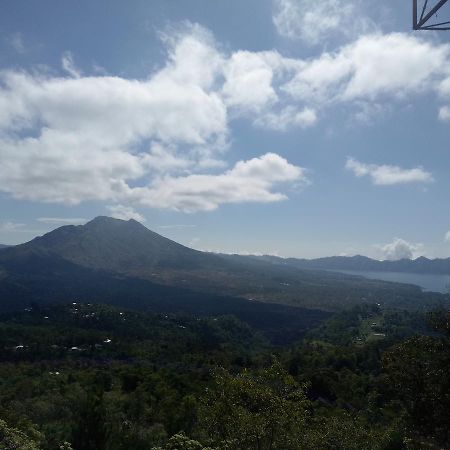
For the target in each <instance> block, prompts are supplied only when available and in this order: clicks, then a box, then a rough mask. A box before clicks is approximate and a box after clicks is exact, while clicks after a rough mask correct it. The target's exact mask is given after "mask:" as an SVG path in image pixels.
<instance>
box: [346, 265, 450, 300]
mask: <svg viewBox="0 0 450 450" xmlns="http://www.w3.org/2000/svg"><path fill="white" fill-rule="evenodd" d="M339 272H341V273H347V274H349V275H359V276H362V277H366V278H371V279H374V280H383V281H393V282H395V283H407V284H415V285H417V286H420V287H421V288H422V289H423V290H424V291H433V292H441V293H444V294H445V293H448V292H449V287H450V275H428V274H420V273H406V272H369V271H366V270H358V271H357V270H339Z"/></svg>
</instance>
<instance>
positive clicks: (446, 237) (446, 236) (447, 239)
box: [444, 230, 450, 242]
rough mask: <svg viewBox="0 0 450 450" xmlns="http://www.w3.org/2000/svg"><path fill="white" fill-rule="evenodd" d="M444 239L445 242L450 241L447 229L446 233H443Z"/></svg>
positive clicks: (449, 233) (449, 232)
mask: <svg viewBox="0 0 450 450" xmlns="http://www.w3.org/2000/svg"><path fill="white" fill-rule="evenodd" d="M444 240H445V241H446V242H450V230H449V231H447V233H446V234H445V237H444Z"/></svg>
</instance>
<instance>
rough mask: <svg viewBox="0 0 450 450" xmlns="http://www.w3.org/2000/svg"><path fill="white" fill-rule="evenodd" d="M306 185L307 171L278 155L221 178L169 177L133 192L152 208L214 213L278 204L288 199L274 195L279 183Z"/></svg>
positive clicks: (240, 166)
mask: <svg viewBox="0 0 450 450" xmlns="http://www.w3.org/2000/svg"><path fill="white" fill-rule="evenodd" d="M286 182H296V183H297V184H307V183H308V178H307V175H306V171H305V169H303V168H301V167H297V166H294V165H292V164H290V163H289V162H288V161H286V160H285V159H284V158H282V157H281V156H279V155H277V154H275V153H267V154H265V155H263V156H261V157H259V158H253V159H251V160H249V161H240V162H238V163H237V164H236V165H235V166H234V167H233V168H232V169H230V170H228V171H226V172H224V173H222V174H219V175H198V174H193V175H188V176H185V177H171V176H166V177H162V178H159V179H156V180H155V181H154V183H153V184H152V186H150V187H147V188H140V189H134V190H133V192H132V193H131V196H132V198H133V200H134V201H135V202H138V203H140V204H141V205H143V206H150V207H153V208H166V207H167V205H170V207H171V209H174V210H177V211H183V212H187V213H191V212H195V211H212V210H215V209H217V208H218V206H219V205H221V204H225V203H242V202H262V203H268V202H277V201H280V200H285V199H286V198H287V197H286V195H285V194H283V193H281V192H273V191H272V189H273V187H274V186H276V185H277V184H280V183H286Z"/></svg>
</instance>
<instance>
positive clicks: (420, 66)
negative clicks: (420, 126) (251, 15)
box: [283, 33, 450, 104]
mask: <svg viewBox="0 0 450 450" xmlns="http://www.w3.org/2000/svg"><path fill="white" fill-rule="evenodd" d="M449 55H450V46H449V45H448V44H441V45H439V44H436V43H435V42H431V41H427V40H424V39H421V38H418V37H415V36H411V35H408V34H402V33H391V34H371V35H366V36H362V37H360V38H359V39H357V40H356V41H355V42H353V43H351V44H349V45H346V46H344V47H341V48H340V49H339V50H338V51H336V52H333V53H328V52H326V53H323V54H321V55H320V56H319V57H318V58H315V59H311V60H309V61H304V64H303V67H302V68H301V69H300V70H299V71H298V72H297V73H296V75H295V76H294V77H293V78H292V80H290V81H289V82H287V83H286V84H285V85H284V86H283V89H284V90H285V91H286V92H287V93H289V94H290V95H292V96H293V97H294V98H296V99H298V100H303V101H309V102H315V103H319V104H327V103H330V102H353V101H355V100H372V101H373V100H376V99H379V98H383V96H386V94H389V95H390V99H389V100H390V101H392V99H395V98H402V97H405V96H406V95H407V94H411V95H412V94H414V93H420V92H424V91H437V90H438V89H439V80H442V79H443V78H444V77H445V76H446V69H445V67H446V66H448V63H449Z"/></svg>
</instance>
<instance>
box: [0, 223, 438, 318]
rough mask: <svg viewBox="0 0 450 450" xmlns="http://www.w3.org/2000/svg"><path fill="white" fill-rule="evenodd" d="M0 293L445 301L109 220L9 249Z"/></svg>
mask: <svg viewBox="0 0 450 450" xmlns="http://www.w3.org/2000/svg"><path fill="white" fill-rule="evenodd" d="M112 286H114V289H113V288H112ZM0 292H1V293H2V303H3V305H4V307H5V305H8V309H10V308H11V307H13V305H15V304H16V303H17V304H19V302H22V304H23V302H26V301H30V300H32V301H37V302H48V301H50V300H52V301H54V300H56V299H59V298H67V295H71V296H77V297H80V296H82V297H83V299H85V300H86V301H89V298H90V297H95V298H96V299H97V300H96V301H99V302H105V301H106V302H113V301H114V302H122V303H123V304H127V303H130V302H134V303H136V304H139V305H141V306H142V305H143V304H146V303H152V302H153V303H154V302H157V301H160V297H159V296H160V295H161V292H164V295H163V297H164V298H165V297H170V298H174V299H177V300H176V301H177V302H178V303H182V302H183V301H184V302H185V304H186V305H189V303H190V302H191V301H192V300H186V299H192V297H193V296H194V295H196V296H197V297H198V298H203V300H204V301H205V302H206V303H208V301H206V300H205V299H206V298H210V297H211V296H212V297H214V296H219V297H233V298H236V297H240V298H245V299H247V300H251V301H252V302H253V303H255V302H257V301H258V302H267V303H272V304H273V303H279V304H286V305H292V306H298V307H304V308H310V309H320V310H325V311H336V310H341V309H343V308H346V307H349V306H352V305H356V304H360V303H361V302H363V303H385V304H387V305H393V306H401V307H406V308H413V309H414V308H422V306H424V305H428V304H435V303H437V302H440V301H442V299H443V297H442V296H439V295H438V294H423V293H422V292H421V290H420V289H419V288H418V287H415V286H411V285H402V284H397V283H388V282H380V281H374V280H367V279H364V278H362V277H354V276H347V275H343V274H337V273H331V272H326V271H316V270H309V269H308V270H305V269H299V268H297V267H294V266H291V265H288V264H284V263H282V264H278V263H277V264H274V263H273V261H272V260H270V261H267V260H264V259H255V258H245V257H237V256H223V255H222V256H220V255H214V254H210V253H205V252H200V251H196V250H193V249H190V248H187V247H185V246H183V245H180V244H178V243H176V242H173V241H171V240H169V239H167V238H165V237H163V236H160V235H158V234H157V233H154V232H153V231H151V230H149V229H147V228H146V227H144V226H143V225H141V224H140V223H138V222H136V221H134V220H129V221H123V220H118V219H112V218H108V217H98V218H96V219H94V220H92V221H91V222H89V223H87V224H86V225H80V226H64V227H61V228H58V229H56V230H54V231H52V232H50V233H47V234H46V235H44V236H42V237H38V238H35V239H33V240H32V241H30V242H28V243H26V244H22V245H17V246H14V247H11V248H7V249H4V250H3V251H2V252H1V254H0ZM208 296H209V297H208ZM113 299H114V300H113ZM183 299H184V300H183ZM153 303H152V304H153Z"/></svg>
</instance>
